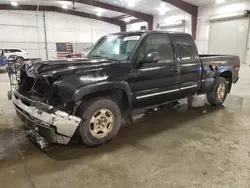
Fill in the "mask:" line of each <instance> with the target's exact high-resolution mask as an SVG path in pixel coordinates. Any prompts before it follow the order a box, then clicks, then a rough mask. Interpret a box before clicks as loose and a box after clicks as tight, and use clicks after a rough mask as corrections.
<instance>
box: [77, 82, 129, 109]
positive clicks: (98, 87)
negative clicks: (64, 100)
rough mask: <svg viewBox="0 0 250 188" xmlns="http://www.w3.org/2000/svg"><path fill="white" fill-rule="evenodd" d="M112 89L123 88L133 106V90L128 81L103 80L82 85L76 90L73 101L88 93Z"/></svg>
mask: <svg viewBox="0 0 250 188" xmlns="http://www.w3.org/2000/svg"><path fill="white" fill-rule="evenodd" d="M110 89H121V90H123V91H124V92H125V93H126V95H127V97H128V102H129V107H132V105H133V99H132V93H131V90H130V87H129V85H128V83H127V82H124V81H115V82H112V81H111V82H103V83H97V84H94V85H88V86H85V87H81V88H79V89H77V90H76V91H75V92H74V95H73V101H74V102H78V101H80V100H81V99H82V98H83V97H84V96H86V95H88V94H91V93H95V92H99V91H105V90H110Z"/></svg>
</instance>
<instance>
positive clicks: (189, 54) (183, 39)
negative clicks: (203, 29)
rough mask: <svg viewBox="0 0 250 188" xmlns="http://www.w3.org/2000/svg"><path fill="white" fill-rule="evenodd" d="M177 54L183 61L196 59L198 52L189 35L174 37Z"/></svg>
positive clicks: (176, 35)
mask: <svg viewBox="0 0 250 188" xmlns="http://www.w3.org/2000/svg"><path fill="white" fill-rule="evenodd" d="M173 38H174V41H175V43H176V48H177V52H178V55H179V58H180V59H181V60H190V59H195V57H196V55H197V53H198V52H197V50H196V47H195V44H194V41H193V39H192V38H191V37H190V36H188V35H178V34H175V35H173Z"/></svg>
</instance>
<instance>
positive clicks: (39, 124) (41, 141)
mask: <svg viewBox="0 0 250 188" xmlns="http://www.w3.org/2000/svg"><path fill="white" fill-rule="evenodd" d="M12 101H13V103H14V105H15V108H16V112H17V115H18V116H19V118H20V119H21V120H22V122H23V123H24V124H25V128H26V130H27V133H28V135H29V136H30V137H31V138H32V140H33V141H35V143H36V144H37V145H38V146H39V147H40V148H41V149H42V150H46V148H47V147H48V145H49V144H50V143H58V144H68V143H69V141H70V139H71V138H72V136H73V135H74V133H75V131H76V129H77V127H78V125H79V123H80V122H81V118H79V117H76V116H74V115H72V112H73V105H72V104H70V103H64V102H63V101H61V99H60V97H59V96H56V94H55V92H54V91H53V83H52V80H51V77H50V76H45V75H38V74H34V71H33V72H32V71H31V70H30V68H28V69H27V67H26V68H25V69H23V70H21V76H20V80H19V87H18V88H17V89H16V90H15V91H14V92H13V97H12Z"/></svg>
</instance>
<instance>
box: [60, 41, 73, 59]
mask: <svg viewBox="0 0 250 188" xmlns="http://www.w3.org/2000/svg"><path fill="white" fill-rule="evenodd" d="M71 53H73V48H72V44H71V43H69V42H67V43H61V42H60V43H56V55H57V59H63V58H66V56H67V55H69V54H71Z"/></svg>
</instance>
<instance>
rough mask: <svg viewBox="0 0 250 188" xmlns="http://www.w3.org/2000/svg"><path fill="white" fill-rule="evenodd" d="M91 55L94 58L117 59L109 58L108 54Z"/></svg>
mask: <svg viewBox="0 0 250 188" xmlns="http://www.w3.org/2000/svg"><path fill="white" fill-rule="evenodd" d="M91 57H92V58H100V59H107V60H110V61H116V60H115V59H111V58H108V57H106V56H101V55H92V56H91Z"/></svg>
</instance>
